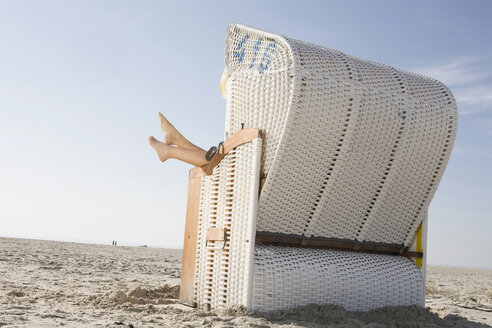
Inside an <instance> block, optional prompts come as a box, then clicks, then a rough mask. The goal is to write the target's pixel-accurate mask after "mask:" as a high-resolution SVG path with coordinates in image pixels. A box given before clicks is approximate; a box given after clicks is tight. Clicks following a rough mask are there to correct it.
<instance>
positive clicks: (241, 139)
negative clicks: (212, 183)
mask: <svg viewBox="0 0 492 328" xmlns="http://www.w3.org/2000/svg"><path fill="white" fill-rule="evenodd" d="M256 138H261V130H259V129H242V130H239V131H238V132H236V133H234V134H233V135H232V136H231V137H230V138H228V139H227V140H226V141H224V143H223V146H224V148H223V149H222V148H221V149H220V150H219V152H218V153H217V154H215V156H214V157H213V158H212V160H211V161H210V163H209V164H207V165H204V166H202V167H199V168H198V169H199V170H202V171H203V173H204V174H205V175H210V174H212V172H213V170H214V168H215V167H216V166H217V165H219V163H220V161H221V160H222V159H223V158H224V157H225V155H227V154H228V153H229V152H230V151H231V150H233V149H234V148H236V147H238V146H241V145H242V144H245V143H247V142H251V141H253V140H255V139H256Z"/></svg>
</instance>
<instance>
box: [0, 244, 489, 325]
mask: <svg viewBox="0 0 492 328" xmlns="http://www.w3.org/2000/svg"><path fill="white" fill-rule="evenodd" d="M180 261H181V251H180V250H172V249H162V248H150V247H122V246H110V245H108V246H105V245H90V244H78V243H66V242H54V241H41V240H28V239H12V238H0V327H58V326H65V327H340V328H341V327H365V328H378V327H490V325H492V270H479V269H465V268H451V267H429V268H428V275H427V299H426V306H427V309H423V308H418V307H398V308H384V309H379V310H375V311H371V312H367V313H357V312H347V311H345V310H344V309H343V308H340V307H336V306H331V305H327V306H317V305H310V306H306V307H300V308H296V309H293V310H289V311H279V312H275V313H270V314H259V313H248V312H247V311H245V310H244V309H242V308H240V307H232V308H228V309H223V310H220V311H202V310H197V309H191V308H188V307H186V306H183V305H181V304H178V303H177V299H176V298H177V295H178V293H179V287H178V285H179V275H180V268H181V263H180Z"/></svg>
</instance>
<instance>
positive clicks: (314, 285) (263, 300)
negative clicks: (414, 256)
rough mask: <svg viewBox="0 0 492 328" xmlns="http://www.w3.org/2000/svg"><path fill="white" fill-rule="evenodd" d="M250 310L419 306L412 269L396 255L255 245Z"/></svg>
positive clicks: (420, 293) (420, 286)
mask: <svg viewBox="0 0 492 328" xmlns="http://www.w3.org/2000/svg"><path fill="white" fill-rule="evenodd" d="M254 265H255V271H254V282H253V302H252V306H251V308H252V309H253V310H259V311H274V310H280V309H286V308H292V307H295V306H300V305H307V304H311V303H317V304H336V305H341V306H343V307H345V308H346V309H347V310H349V311H368V310H371V309H375V308H379V307H384V306H399V305H419V306H424V300H425V285H424V280H423V279H422V275H421V273H420V271H419V270H418V268H417V267H416V266H415V265H414V264H413V263H412V262H411V261H410V260H408V259H407V258H404V257H400V256H389V255H375V254H364V253H353V252H344V251H334V250H320V249H304V248H291V247H273V246H258V247H256V250H255V263H254Z"/></svg>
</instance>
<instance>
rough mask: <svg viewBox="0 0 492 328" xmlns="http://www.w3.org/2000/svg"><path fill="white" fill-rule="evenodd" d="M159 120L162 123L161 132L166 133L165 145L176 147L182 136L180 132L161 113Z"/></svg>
mask: <svg viewBox="0 0 492 328" xmlns="http://www.w3.org/2000/svg"><path fill="white" fill-rule="evenodd" d="M159 120H160V121H161V130H162V132H164V143H165V144H167V145H175V144H176V142H177V141H178V138H179V137H181V134H180V133H179V131H178V130H176V128H175V127H174V126H173V125H172V124H171V123H170V122H169V121H168V120H167V119H166V118H165V117H164V115H162V113H161V112H159Z"/></svg>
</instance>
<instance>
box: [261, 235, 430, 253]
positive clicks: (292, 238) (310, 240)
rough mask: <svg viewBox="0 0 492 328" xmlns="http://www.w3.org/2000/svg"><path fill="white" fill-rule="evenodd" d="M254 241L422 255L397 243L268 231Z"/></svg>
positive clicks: (292, 245) (265, 243)
mask: <svg viewBox="0 0 492 328" xmlns="http://www.w3.org/2000/svg"><path fill="white" fill-rule="evenodd" d="M255 242H256V244H257V245H274V246H290V247H304V248H322V249H336V250H344V251H352V252H364V253H375V254H388V255H403V256H406V257H413V258H421V257H422V256H423V253H422V252H418V251H417V252H411V251H408V250H407V249H402V247H401V246H398V245H388V244H375V243H361V242H355V241H350V240H333V239H326V238H316V237H304V236H296V235H283V234H278V233H275V234H273V233H268V232H257V233H256V241H255ZM402 250H403V252H402Z"/></svg>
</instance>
